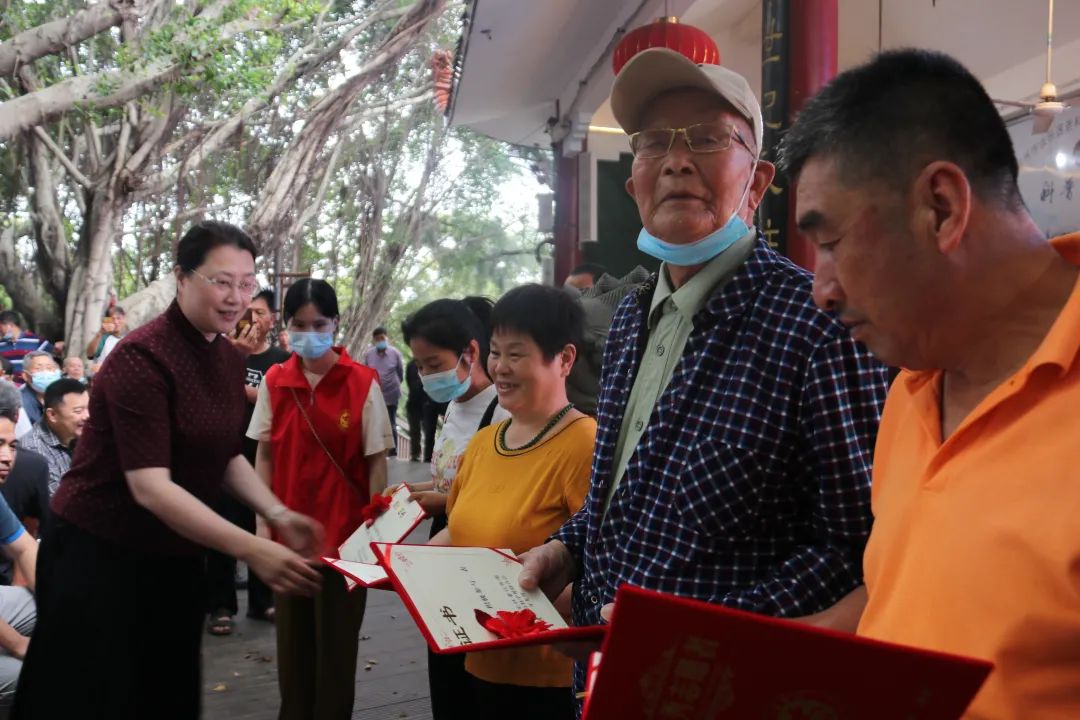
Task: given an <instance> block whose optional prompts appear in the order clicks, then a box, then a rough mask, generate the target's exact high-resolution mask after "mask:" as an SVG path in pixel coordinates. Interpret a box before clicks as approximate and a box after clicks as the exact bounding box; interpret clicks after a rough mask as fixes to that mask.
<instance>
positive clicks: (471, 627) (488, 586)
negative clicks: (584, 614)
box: [373, 543, 604, 653]
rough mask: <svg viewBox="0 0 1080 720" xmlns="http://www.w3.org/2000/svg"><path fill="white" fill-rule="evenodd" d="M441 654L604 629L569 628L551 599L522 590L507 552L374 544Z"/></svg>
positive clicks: (517, 565) (533, 642)
mask: <svg viewBox="0 0 1080 720" xmlns="http://www.w3.org/2000/svg"><path fill="white" fill-rule="evenodd" d="M373 548H374V550H375V553H376V554H377V555H378V556H379V558H380V559H381V561H382V563H383V567H384V568H386V571H387V573H388V574H389V576H390V581H391V582H392V583H393V584H394V587H395V588H397V590H398V593H399V594H400V595H401V598H402V600H404V601H405V605H406V607H408V609H409V612H410V613H411V614H412V616H413V619H414V620H415V621H416V624H417V626H419V628H420V631H421V632H422V633H423V634H424V637H425V638H426V639H427V641H428V644H429V645H430V646H431V649H432V650H433V651H434V652H436V653H456V652H465V651H475V650H485V649H498V648H504V647H514V646H521V645H550V644H553V643H556V642H563V641H569V640H582V639H588V638H598V637H600V636H602V635H603V633H604V628H602V627H584V628H572V627H567V624H566V621H565V620H564V619H563V617H562V615H560V614H559V611H558V610H556V609H555V606H554V605H552V604H551V601H550V600H548V599H547V596H546V595H544V593H542V592H540V591H539V590H522V589H521V587H520V586H519V585H518V582H517V577H518V574H519V573H520V572H521V563H520V562H518V559H517V558H516V557H515V556H514V554H513V553H512V552H510V551H509V550H494V549H492V548H477V547H447V546H438V545H394V544H382V543H376V544H375V545H374V546H373Z"/></svg>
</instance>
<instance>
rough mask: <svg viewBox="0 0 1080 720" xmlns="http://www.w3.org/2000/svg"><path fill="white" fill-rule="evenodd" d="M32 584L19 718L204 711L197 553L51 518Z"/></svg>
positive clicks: (102, 719) (133, 719)
mask: <svg viewBox="0 0 1080 720" xmlns="http://www.w3.org/2000/svg"><path fill="white" fill-rule="evenodd" d="M36 589H37V592H36V598H37V609H38V618H37V626H36V627H35V628H34V634H33V638H32V640H31V642H30V650H29V652H28V653H27V655H26V660H25V662H24V663H23V668H22V673H21V674H20V676H19V686H18V690H17V691H16V695H15V707H14V709H13V714H12V717H13V718H18V719H19V720H29V719H31V718H33V719H34V720H38V719H40V720H57V718H80V720H143V719H144V718H155V720H158V719H164V720H172V719H174V718H175V720H191V719H192V718H197V717H199V706H200V699H201V696H202V687H201V685H202V681H201V674H200V643H201V642H202V620H203V599H204V597H205V590H204V587H203V559H202V557H201V556H199V555H195V556H193V557H180V558H177V557H166V556H159V555H149V554H146V553H140V552H138V549H137V548H129V547H122V546H119V545H116V544H114V543H111V542H109V541H107V540H103V539H101V538H99V537H97V536H96V535H91V534H90V533H87V532H85V531H83V530H80V529H79V528H76V527H75V526H73V525H70V524H68V523H66V522H64V521H63V520H62V519H60V518H54V523H53V527H52V529H51V531H50V533H49V536H48V537H46V538H45V539H44V540H43V541H42V543H41V548H40V550H39V552H38V565H37V588H36Z"/></svg>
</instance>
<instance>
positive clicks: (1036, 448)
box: [858, 234, 1080, 720]
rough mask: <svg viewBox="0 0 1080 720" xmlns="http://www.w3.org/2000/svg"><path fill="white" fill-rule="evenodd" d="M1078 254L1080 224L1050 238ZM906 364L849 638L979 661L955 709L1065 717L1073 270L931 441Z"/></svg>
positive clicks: (1070, 695) (1076, 526) (1066, 252)
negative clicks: (861, 608) (1017, 357)
mask: <svg viewBox="0 0 1080 720" xmlns="http://www.w3.org/2000/svg"><path fill="white" fill-rule="evenodd" d="M1053 245H1054V247H1055V249H1057V251H1058V252H1060V253H1061V255H1062V257H1064V258H1065V259H1066V260H1068V261H1069V262H1070V263H1073V264H1074V265H1080V234H1074V235H1068V236H1064V237H1061V238H1057V239H1055V240H1054V241H1053ZM940 387H941V373H940V372H917V373H913V372H905V373H903V374H902V375H901V376H900V378H899V379H898V380H897V382H896V383H895V384H894V385H893V388H892V390H891V391H890V393H889V398H888V400H887V401H886V403H885V410H884V414H883V415H882V418H881V427H880V430H879V433H878V440H877V450H876V454H875V457H874V475H873V491H872V498H873V511H874V529H873V532H872V534H871V536H870V541H869V544H868V545H867V548H866V555H865V559H864V566H865V567H864V570H865V578H866V586H867V589H868V591H869V597H870V599H869V603H868V604H867V606H866V611H865V613H864V614H863V617H862V621H861V623H860V625H859V631H858V632H859V634H860V635H865V636H868V637H872V638H878V639H881V640H888V641H892V642H898V643H904V644H907V645H915V646H918V647H923V648H929V649H932V650H940V651H944V652H951V653H958V654H961V655H969V656H973V657H978V658H983V659H986V660H990V661H991V662H993V663H994V666H995V668H994V671H993V673H991V675H990V677H989V678H988V679H987V681H986V684H985V685H984V686H983V688H982V690H981V691H980V692H979V694H978V695H977V696H976V698H975V700H974V701H973V702H972V704H971V706H970V707H969V708H968V711H967V713H966V714H965V716H964V717H965V718H968V719H969V720H988V719H990V718H995V719H997V718H1014V719H1023V720H1043V719H1047V720H1049V719H1050V718H1054V719H1057V718H1060V719H1061V720H1065V719H1066V718H1068V719H1070V720H1075V719H1076V718H1080V282H1078V283H1077V286H1076V287H1075V288H1074V289H1073V292H1072V294H1071V295H1070V297H1069V299H1068V301H1067V303H1066V304H1065V307H1064V308H1063V309H1062V311H1061V314H1060V315H1059V316H1058V318H1057V320H1056V321H1055V322H1054V324H1053V326H1052V327H1051V328H1050V332H1049V333H1048V334H1047V336H1046V337H1045V338H1044V340H1043V342H1042V344H1041V345H1040V346H1039V348H1038V349H1037V350H1036V351H1035V353H1034V354H1033V355H1032V356H1031V358H1029V359H1028V362H1027V363H1026V364H1025V365H1024V366H1023V367H1022V368H1021V369H1020V370H1019V371H1017V372H1016V374H1015V375H1013V376H1012V377H1011V378H1009V379H1008V380H1007V381H1005V382H1004V383H1003V384H1002V385H1000V386H999V387H997V388H996V389H994V391H993V392H991V393H990V395H989V396H987V397H986V398H985V399H984V400H983V401H982V402H981V403H980V404H979V406H978V407H977V408H976V409H975V410H974V411H973V412H972V413H971V415H970V416H969V417H967V418H966V419H964V421H963V423H962V424H961V425H960V426H959V427H958V428H957V429H956V432H954V433H953V435H952V436H950V437H949V438H948V440H946V441H945V442H944V443H942V442H941V421H940V417H941V415H940Z"/></svg>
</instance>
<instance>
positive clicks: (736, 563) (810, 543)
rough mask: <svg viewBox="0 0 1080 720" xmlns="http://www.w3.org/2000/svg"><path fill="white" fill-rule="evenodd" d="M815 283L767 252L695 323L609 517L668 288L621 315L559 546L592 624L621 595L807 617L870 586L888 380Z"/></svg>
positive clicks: (583, 614)
mask: <svg viewBox="0 0 1080 720" xmlns="http://www.w3.org/2000/svg"><path fill="white" fill-rule="evenodd" d="M811 282H812V278H811V276H810V275H809V274H808V273H807V272H805V271H804V270H802V269H801V268H798V267H797V266H795V265H794V264H792V263H791V262H789V261H788V260H787V259H785V258H783V257H781V256H780V255H778V254H777V253H775V252H773V251H772V250H770V249H769V248H768V247H767V245H766V244H765V243H764V242H763V241H762V240H760V239H759V240H758V243H757V246H756V247H755V249H754V252H753V253H752V254H751V255H750V257H749V258H748V259H747V260H746V262H745V263H744V264H743V266H742V267H741V268H740V269H739V270H738V272H737V273H736V274H735V275H734V276H733V277H732V279H731V280H730V282H728V283H727V284H726V285H724V286H723V287H721V288H719V289H717V290H716V291H714V293H713V295H712V296H711V297H710V298H709V300H708V302H707V304H706V306H705V308H704V309H703V310H702V311H701V312H700V313H699V314H698V315H697V316H696V317H695V318H694V329H693V331H692V332H691V334H690V337H689V339H688V340H687V343H686V348H685V350H684V352H683V356H682V358H681V359H680V361H679V364H678V366H677V367H676V369H675V372H674V374H673V376H672V378H671V382H670V383H669V385H668V387H667V389H666V390H665V391H664V393H663V394H662V395H661V397H660V400H659V402H658V404H657V406H656V408H655V409H654V410H653V413H652V416H651V418H650V420H649V424H648V427H647V428H646V429H645V432H644V434H643V435H642V437H641V440H640V442H639V443H638V445H637V448H636V450H635V451H634V454H633V456H632V457H631V458H630V462H629V464H628V466H627V468H626V473H625V475H624V476H623V478H622V480H621V482H620V483H619V485H618V487H617V489H616V491H615V493H614V496H613V498H612V501H611V506H610V508H609V510H608V513H607V517H606V518H605V517H604V500H605V498H606V496H607V494H608V490H609V487H610V486H611V483H612V480H613V478H612V477H611V475H612V469H613V466H614V463H615V457H614V454H615V443H616V441H617V439H618V436H619V428H620V425H621V423H622V420H623V412H624V410H625V408H626V403H627V399H628V398H629V396H630V390H631V388H632V387H633V383H634V377H635V375H636V373H637V368H638V366H639V365H640V362H641V355H642V353H643V351H644V348H645V344H646V340H647V332H648V329H647V324H646V322H647V314H648V311H649V302H650V299H651V297H652V292H653V289H654V287H655V276H654V278H653V279H652V280H650V281H649V282H648V283H646V284H645V285H644V286H643V287H642V288H641V289H640V290H639V291H638V292H637V293H636V294H633V295H630V296H628V297H627V298H626V299H625V300H624V301H623V302H622V304H621V305H620V306H619V309H618V311H617V312H616V314H615V318H614V320H613V322H612V327H611V334H610V335H609V337H608V342H607V346H606V348H605V350H604V363H603V371H602V373H601V380H600V397H599V405H598V409H597V421H598V428H597V433H596V452H595V455H594V459H593V467H592V487H591V489H590V492H589V497H588V499H587V500H586V501H585V505H584V507H583V508H582V509H581V511H580V512H578V513H577V514H576V515H575V516H574V517H572V518H571V519H570V520H569V521H567V523H566V524H565V525H564V526H563V527H562V528H561V529H560V530H559V531H558V532H557V533H556V534H555V535H554V536H553V537H554V538H555V539H558V540H561V541H562V542H563V543H565V544H566V546H567V547H568V548H569V549H570V552H571V553H572V554H573V555H574V557H575V558H576V559H577V561H578V567H579V568H580V572H579V576H578V578H577V581H576V583H575V588H574V604H573V605H574V621H575V623H576V624H578V625H587V624H593V623H598V622H600V615H599V611H600V608H601V606H603V605H604V604H605V603H609V602H612V601H613V600H614V598H615V590H616V588H618V587H619V586H620V585H622V584H623V583H630V584H631V585H636V586H639V587H644V588H649V589H652V590H659V591H662V592H668V593H673V594H676V595H680V596H684V597H691V598H696V599H699V600H705V601H708V602H714V603H720V604H723V605H726V606H729V607H734V608H739V609H742V610H749V611H752V612H758V613H763V614H767V615H775V616H797V615H804V614H807V613H812V612H816V611H819V610H822V609H824V608H826V607H828V606H830V605H832V604H833V603H835V602H836V601H837V600H839V599H840V598H841V597H843V596H844V595H845V594H847V593H848V592H849V591H851V590H852V589H853V588H855V587H856V586H857V585H858V584H859V583H860V582H861V578H862V572H861V566H862V552H863V547H864V545H865V544H866V539H867V536H868V535H869V533H870V525H871V522H872V520H871V514H870V464H871V456H872V449H873V441H874V434H875V431H876V429H877V424H878V418H879V415H880V412H881V406H882V404H883V402H884V400H885V392H886V387H887V378H886V370H885V368H884V367H883V366H882V365H880V364H879V363H878V362H876V361H875V360H874V359H873V358H871V356H870V355H869V354H868V353H867V352H866V350H865V349H864V348H862V347H861V346H858V345H856V344H855V342H854V341H852V340H851V338H850V337H849V335H848V333H847V331H846V330H845V328H844V327H843V326H842V325H841V324H840V323H839V322H837V321H836V320H835V319H834V318H833V317H831V316H830V315H828V314H826V313H824V312H822V311H820V310H818V309H817V308H816V307H815V306H814V304H813V301H812V299H811V295H810V290H811ZM576 679H577V680H579V681H580V677H578V678H576Z"/></svg>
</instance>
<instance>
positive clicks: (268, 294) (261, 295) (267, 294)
mask: <svg viewBox="0 0 1080 720" xmlns="http://www.w3.org/2000/svg"><path fill="white" fill-rule="evenodd" d="M276 299H277V295H275V294H274V291H273V290H271V289H270V288H266V289H264V290H260V291H259V292H258V293H256V294H255V297H253V298H251V302H255V301H256V300H262V301H263V302H264V303H266V307H268V308H270V312H276V309H275V308H274V301H275V300H276Z"/></svg>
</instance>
